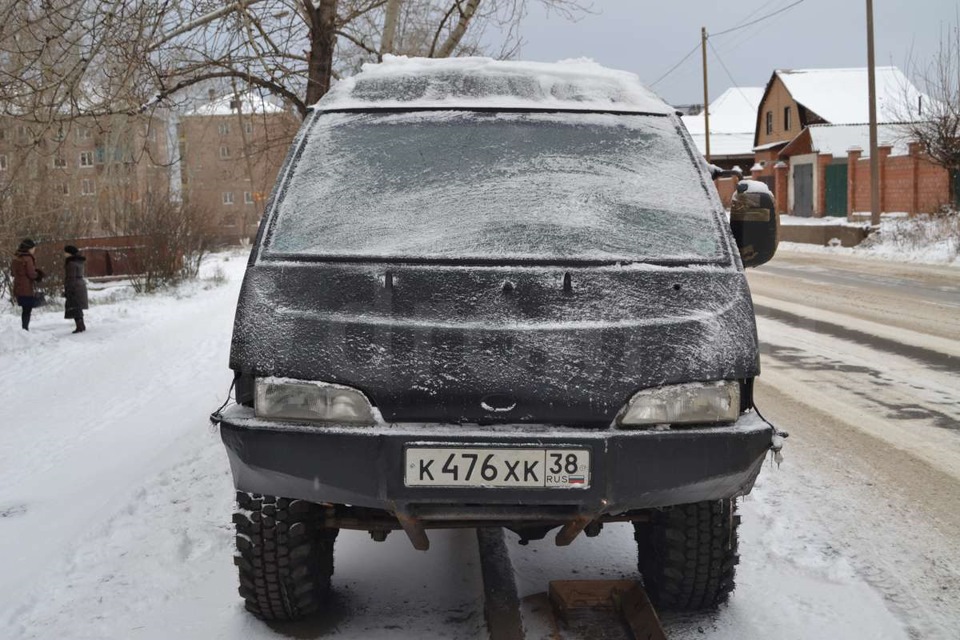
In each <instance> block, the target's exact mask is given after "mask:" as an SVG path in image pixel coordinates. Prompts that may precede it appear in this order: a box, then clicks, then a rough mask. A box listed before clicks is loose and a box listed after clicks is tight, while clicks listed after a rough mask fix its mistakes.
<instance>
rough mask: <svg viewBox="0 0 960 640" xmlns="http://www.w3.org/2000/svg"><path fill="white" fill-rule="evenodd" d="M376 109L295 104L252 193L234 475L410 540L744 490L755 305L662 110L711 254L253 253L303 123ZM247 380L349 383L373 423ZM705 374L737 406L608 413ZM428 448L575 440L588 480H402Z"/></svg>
mask: <svg viewBox="0 0 960 640" xmlns="http://www.w3.org/2000/svg"><path fill="white" fill-rule="evenodd" d="M390 109H391V110H396V107H391V108H390ZM469 109H471V110H476V108H475V107H470V108H469ZM435 110H436V109H435ZM377 111H378V109H377V108H375V107H371V108H356V107H351V108H349V109H336V108H332V107H331V108H330V109H328V110H323V109H318V110H317V111H315V112H314V113H312V114H311V115H310V117H308V119H307V121H306V122H305V123H304V125H303V128H302V130H301V133H300V135H299V136H298V139H297V141H296V143H295V145H294V149H293V150H292V151H291V154H290V158H289V159H288V161H287V164H286V165H285V168H284V170H283V171H282V172H281V174H280V178H279V179H278V186H277V188H276V190H275V193H274V196H273V199H272V201H271V203H270V204H269V205H268V210H267V214H266V215H265V217H264V222H263V224H262V225H261V230H260V233H259V235H258V238H257V241H256V243H255V246H254V248H253V251H252V254H251V258H250V263H249V265H248V268H247V273H246V276H245V279H244V282H243V287H242V291H241V294H240V299H239V302H238V307H237V316H236V322H235V328H234V336H233V344H232V350H231V356H230V367H231V368H232V369H233V370H234V372H235V382H236V391H237V400H238V404H237V405H236V406H234V407H232V408H230V409H229V410H227V411H226V412H224V413H223V415H222V417H221V419H220V429H221V433H222V438H223V441H224V443H225V445H226V448H227V451H228V454H229V459H230V465H231V468H232V471H233V475H234V479H235V483H236V487H237V489H238V490H240V491H245V492H250V493H254V494H269V495H274V496H285V497H288V498H296V499H301V500H307V501H310V502H313V503H317V504H322V505H326V507H327V516H326V517H328V518H329V525H330V526H335V527H339V528H355V529H364V530H370V531H371V532H377V531H386V530H390V529H395V528H401V527H402V528H403V529H404V530H405V531H406V532H407V534H408V535H409V536H410V538H411V540H412V541H413V543H414V544H415V546H417V547H418V548H425V547H426V546H427V537H426V534H425V533H424V530H425V529H427V528H431V527H456V526H478V525H482V524H499V525H503V526H508V527H511V528H513V529H514V530H516V531H518V532H520V534H521V535H522V536H524V537H527V538H536V537H542V535H543V534H544V533H545V532H546V530H548V529H549V528H552V527H556V526H561V527H563V528H562V530H561V532H560V534H559V535H558V542H559V543H561V544H565V543H568V542H569V541H570V540H572V539H573V538H574V537H575V536H576V535H577V534H578V533H579V532H580V531H582V530H583V529H584V528H586V527H589V526H590V524H591V523H601V522H605V521H611V520H641V519H642V518H643V517H644V514H645V513H646V512H647V511H648V510H650V509H654V508H659V507H665V506H670V505H680V504H688V503H695V502H701V501H707V500H719V499H727V498H732V497H735V496H739V495H743V494H746V493H748V492H749V491H750V490H751V488H752V486H753V483H754V480H755V478H756V476H757V474H758V473H759V471H760V468H761V465H762V462H763V460H764V457H765V454H766V453H767V451H768V450H769V448H770V445H771V437H772V435H773V429H772V427H770V426H769V425H768V424H767V423H765V422H764V421H762V420H761V419H759V418H758V416H757V414H756V413H755V412H754V411H752V406H753V400H752V387H753V379H754V378H755V377H756V376H757V375H758V374H759V372H760V367H759V355H758V354H759V350H758V344H757V335H756V326H755V320H754V311H753V306H752V302H751V298H750V292H749V290H748V287H747V283H746V279H745V277H744V273H743V267H742V264H741V260H740V257H739V255H738V251H737V245H736V243H735V241H734V238H733V235H732V234H731V232H730V228H729V224H728V222H727V220H726V218H725V217H724V212H723V209H722V206H721V205H720V203H719V200H718V198H717V196H716V192H715V190H714V189H713V186H712V184H711V182H710V175H709V173H708V170H707V168H706V167H705V166H701V163H700V161H699V159H698V157H697V155H696V151H695V149H693V147H692V144H691V142H690V139H689V136H688V135H687V134H686V132H685V130H683V128H682V125H680V124H679V119H678V118H677V117H676V116H675V115H672V114H657V117H658V118H664V119H666V120H665V121H669V122H670V123H672V124H671V126H673V127H674V128H675V130H676V135H677V136H678V139H680V140H682V144H683V148H684V149H685V150H686V154H687V155H686V157H685V158H684V160H683V161H684V162H686V163H689V165H690V166H691V167H696V172H697V176H698V179H697V180H695V181H693V182H692V183H688V184H686V185H685V188H687V189H691V190H699V191H700V192H701V193H702V195H703V200H704V202H707V203H708V204H709V208H710V211H709V216H708V218H709V222H708V224H709V225H712V229H713V230H712V231H711V233H713V234H714V235H715V237H716V238H717V243H718V244H717V252H718V253H717V257H715V258H714V259H711V260H709V261H696V260H690V259H688V258H685V257H682V256H681V257H679V258H677V257H671V256H664V257H661V258H660V259H654V260H645V261H639V260H638V261H636V262H630V261H620V260H611V259H605V258H602V257H601V258H596V257H592V256H588V257H586V258H582V259H581V258H579V257H572V258H564V257H559V258H558V257H548V258H536V257H535V258H529V259H526V258H523V259H517V258H509V259H501V258H498V257H497V256H489V257H488V256H477V255H469V256H464V257H462V258H458V257H456V256H450V255H440V256H426V257H418V256H406V255H399V256H392V257H377V256H362V255H361V256H357V255H316V254H310V253H297V252H286V253H282V252H274V251H271V248H270V247H271V245H270V242H271V234H272V233H274V232H275V231H276V229H277V224H278V223H277V215H278V214H277V211H278V209H279V207H280V204H281V203H282V201H283V200H284V199H285V198H289V197H290V194H289V193H288V192H287V190H288V189H289V188H290V184H291V175H292V174H293V173H294V172H295V171H296V167H297V164H298V162H302V161H303V149H304V147H305V146H306V145H307V144H308V142H309V139H310V137H311V135H312V132H313V131H314V127H317V126H320V125H318V123H321V124H322V122H323V119H324V118H329V117H330V116H331V115H332V114H336V113H343V112H346V113H352V114H356V113H361V114H367V113H373V112H377ZM401 111H402V110H401ZM504 111H510V109H504ZM427 117H429V115H428V116H427ZM261 378H283V379H293V380H305V381H322V382H325V383H333V384H336V385H344V386H347V387H350V388H353V389H356V390H359V391H361V392H362V393H363V394H365V395H366V397H367V398H369V400H370V402H371V403H372V404H373V405H374V407H375V408H376V410H377V411H378V412H379V416H380V417H381V418H382V419H379V420H378V421H377V423H376V424H371V425H352V424H336V423H329V422H327V423H317V422H311V421H298V420H274V419H266V418H263V417H258V416H257V415H256V413H255V411H254V408H253V405H254V396H255V393H254V384H255V380H256V379H261ZM714 381H736V382H737V384H738V385H739V390H740V393H739V404H740V407H739V409H740V412H739V413H740V415H739V418H738V419H736V420H735V421H733V422H725V423H723V424H687V425H673V426H669V425H659V426H657V427H655V428H623V427H622V426H620V425H618V423H617V420H618V415H619V414H620V413H621V412H622V411H623V409H624V407H625V405H626V404H627V403H628V402H629V401H630V399H631V397H632V396H633V395H634V394H635V393H637V392H638V391H640V390H644V389H654V388H661V387H665V386H669V385H675V384H681V383H691V382H696V383H701V382H702V383H711V382H714ZM424 446H435V447H439V448H444V447H461V448H469V447H472V448H482V449H496V448H514V449H523V448H540V449H542V448H550V447H554V448H558V449H564V448H575V449H582V450H588V451H589V452H590V460H591V469H590V478H589V482H588V485H587V486H586V487H585V488H570V487H566V488H545V487H542V488H513V487H511V488H491V487H483V486H478V487H433V486H430V487H424V486H407V483H406V482H405V480H404V475H403V474H404V464H405V462H404V460H405V457H404V456H405V451H406V450H407V449H408V448H410V447H424ZM588 531H589V529H588Z"/></svg>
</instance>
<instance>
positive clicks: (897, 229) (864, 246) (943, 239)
mask: <svg viewBox="0 0 960 640" xmlns="http://www.w3.org/2000/svg"><path fill="white" fill-rule="evenodd" d="M788 218H789V219H791V220H789V221H785V219H788ZM800 220H802V221H804V222H800ZM821 220H831V219H830V218H819V219H817V218H800V219H799V220H798V219H796V218H795V217H794V216H781V217H780V222H781V224H785V225H786V224H818V223H819V224H830V222H822V223H820V222H818V221H821ZM833 220H836V219H833ZM839 220H840V221H841V223H842V224H843V225H844V226H861V227H862V226H869V225H866V224H865V223H860V222H845V221H844V220H843V218H840V219H839ZM780 247H781V248H782V249H786V250H789V251H794V252H797V253H839V254H847V255H853V256H858V257H865V258H870V259H876V260H891V261H894V262H915V263H921V264H945V265H950V266H954V267H960V213H952V214H945V215H936V216H927V215H921V216H916V217H914V218H908V217H903V216H899V215H892V216H887V215H884V217H883V218H882V220H881V223H880V229H879V230H878V231H875V232H874V233H873V234H872V235H870V236H869V237H867V239H866V240H864V241H863V242H862V243H861V244H860V245H858V246H856V247H821V246H818V245H811V244H800V243H793V242H781V243H780Z"/></svg>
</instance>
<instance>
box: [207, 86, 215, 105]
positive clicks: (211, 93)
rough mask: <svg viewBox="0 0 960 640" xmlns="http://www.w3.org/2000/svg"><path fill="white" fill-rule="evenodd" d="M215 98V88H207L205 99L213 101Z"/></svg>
mask: <svg viewBox="0 0 960 640" xmlns="http://www.w3.org/2000/svg"><path fill="white" fill-rule="evenodd" d="M216 99H217V90H216V89H212V88H211V89H207V100H209V101H210V102H213V101H214V100H216Z"/></svg>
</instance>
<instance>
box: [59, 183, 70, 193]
mask: <svg viewBox="0 0 960 640" xmlns="http://www.w3.org/2000/svg"><path fill="white" fill-rule="evenodd" d="M57 191H59V192H60V195H62V196H68V195H70V184H69V183H67V182H61V183H60V184H58V185H57Z"/></svg>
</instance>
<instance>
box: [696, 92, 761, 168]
mask: <svg viewBox="0 0 960 640" xmlns="http://www.w3.org/2000/svg"><path fill="white" fill-rule="evenodd" d="M763 92H764V88H763V87H731V88H729V89H727V90H726V91H724V92H723V94H721V96H720V97H719V98H717V99H716V100H714V101H713V102H711V103H710V155H711V156H749V155H752V154H753V132H754V128H755V127H756V126H757V109H759V108H760V102H761V101H762V100H763ZM682 119H683V123H684V124H685V125H686V126H687V131H689V132H690V135H691V136H692V137H693V141H694V142H695V143H696V145H697V149H699V150H700V153H706V151H707V144H706V140H705V138H706V136H705V135H704V131H705V129H706V127H705V125H704V117H703V114H702V113H700V114H697V115H695V116H683V117H682Z"/></svg>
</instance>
